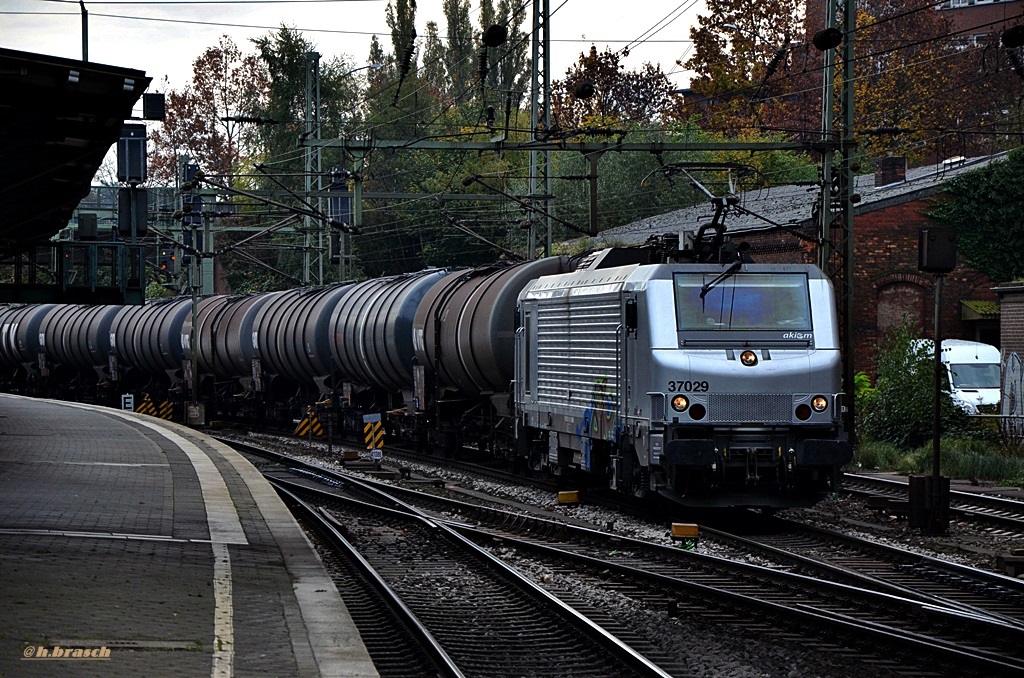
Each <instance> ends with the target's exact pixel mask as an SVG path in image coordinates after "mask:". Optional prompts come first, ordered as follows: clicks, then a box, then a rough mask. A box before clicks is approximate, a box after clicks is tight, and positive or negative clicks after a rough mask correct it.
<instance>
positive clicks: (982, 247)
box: [930, 149, 1024, 281]
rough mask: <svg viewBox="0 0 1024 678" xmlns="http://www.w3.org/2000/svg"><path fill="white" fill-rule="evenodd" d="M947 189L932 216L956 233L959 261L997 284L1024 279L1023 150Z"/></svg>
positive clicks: (966, 175)
mask: <svg viewBox="0 0 1024 678" xmlns="http://www.w3.org/2000/svg"><path fill="white" fill-rule="evenodd" d="M944 187H945V199H944V200H943V201H942V202H941V203H939V204H938V205H937V206H936V207H935V208H934V209H933V211H932V212H931V214H930V216H932V217H934V218H936V219H938V220H939V221H940V222H941V223H942V224H943V225H946V226H950V227H952V228H953V229H954V230H955V231H956V241H957V251H958V252H959V255H960V257H961V258H962V259H963V260H964V261H966V262H967V263H968V264H970V265H971V266H972V267H974V268H976V269H978V270H979V271H982V272H983V273H986V274H987V275H988V276H989V277H991V278H992V279H993V280H998V281H1010V280H1021V279H1024V259H1022V258H1021V257H1020V256H1019V253H1020V252H1022V251H1024V222H1022V221H1021V214H1024V149H1017V150H1015V151H1011V152H1010V154H1009V155H1008V156H1007V158H1006V160H1004V161H1001V162H994V163H992V164H990V165H988V166H987V167H983V168H982V169H978V170H974V171H972V172H965V173H963V174H961V175H960V176H958V177H956V178H954V179H951V180H950V181H947V182H946V183H945V185H944Z"/></svg>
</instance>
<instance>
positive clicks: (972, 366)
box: [920, 339, 1001, 414]
mask: <svg viewBox="0 0 1024 678" xmlns="http://www.w3.org/2000/svg"><path fill="white" fill-rule="evenodd" d="M920 343H921V345H922V346H923V347H924V348H925V349H926V350H927V351H928V354H929V355H931V354H932V351H933V349H932V346H934V344H933V343H932V341H931V340H930V339H922V340H920ZM939 359H940V360H941V361H942V366H943V367H944V368H945V369H946V377H947V379H948V380H949V381H948V384H947V385H948V386H949V390H950V394H949V395H950V398H952V399H953V402H955V403H956V404H957V405H959V406H960V407H962V408H963V409H964V411H965V412H967V413H968V414H978V408H979V407H983V406H985V405H991V406H993V407H998V406H999V389H1000V379H1001V375H1000V356H999V349H998V348H996V347H995V346H990V345H989V344H982V343H979V342H977V341H964V340H962V339H943V340H942V351H941V353H940V354H939Z"/></svg>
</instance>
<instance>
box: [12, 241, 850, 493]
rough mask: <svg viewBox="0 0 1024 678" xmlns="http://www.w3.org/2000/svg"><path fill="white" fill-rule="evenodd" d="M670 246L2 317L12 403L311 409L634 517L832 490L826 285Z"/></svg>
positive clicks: (844, 449) (817, 276) (783, 270)
mask: <svg viewBox="0 0 1024 678" xmlns="http://www.w3.org/2000/svg"><path fill="white" fill-rule="evenodd" d="M678 243H679V240H678V238H672V237H665V238H661V239H658V240H657V241H656V242H652V243H649V244H648V245H647V246H644V247H639V248H609V249H605V250H601V251H599V252H595V253H591V254H589V255H585V256H580V257H576V258H569V257H551V258H546V259H541V260H536V261H531V262H526V263H518V264H511V263H507V264H500V265H493V266H486V267H481V268H474V269H467V270H446V269H444V270H443V269H428V270H424V271H420V272H417V273H411V274H403V275H396V276H391V277H386V278H379V279H371V280H366V281H363V282H356V283H345V284H338V285H332V286H328V287H321V288H303V289H293V290H289V291H284V292H274V293H267V294H251V295H235V296H230V295H229V296H213V297H209V298H205V299H202V300H201V301H199V303H198V304H197V307H196V309H195V311H194V312H193V309H192V302H191V300H189V299H180V298H178V299H167V300H156V301H152V302H150V303H147V304H145V305H142V306H124V307H121V306H71V305H29V306H8V307H4V308H3V309H2V310H0V365H2V366H3V367H4V368H5V382H6V388H7V389H8V390H15V391H21V392H27V393H35V394H47V395H56V396H58V397H68V398H88V399H94V400H95V399H100V400H103V399H109V401H110V402H111V403H113V402H116V399H117V398H119V397H120V394H125V393H134V394H136V397H137V398H141V397H142V394H143V393H145V394H147V396H149V397H152V398H154V399H156V400H162V399H171V400H177V401H179V402H182V403H183V402H185V401H192V400H193V399H195V398H196V394H198V397H199V400H201V401H203V402H204V403H205V405H206V407H207V409H208V410H210V411H214V412H217V413H219V414H218V415H215V416H227V415H234V416H240V417H248V418H249V419H251V420H257V421H268V420H272V419H274V418H275V417H276V416H283V417H285V418H289V417H293V416H296V415H298V414H299V413H301V412H302V411H304V410H305V409H306V408H307V407H308V406H309V405H310V404H312V403H314V402H319V403H321V405H322V406H323V407H327V404H329V408H328V409H330V410H331V412H333V413H334V415H335V416H336V418H337V421H338V425H339V426H341V427H343V428H350V429H359V430H361V429H362V424H361V421H362V415H364V414H367V413H376V414H379V415H381V417H382V419H383V420H384V422H385V427H386V431H387V433H388V435H389V436H393V437H399V438H405V439H408V440H409V441H410V442H412V443H415V444H416V445H417V446H418V447H419V448H420V449H422V450H426V451H430V452H432V453H435V454H439V453H445V454H458V453H459V451H460V450H465V449H472V450H475V451H476V453H483V454H487V455H489V456H492V457H500V458H503V459H505V460H507V461H508V462H509V463H510V464H513V465H514V466H515V467H516V468H519V469H521V470H523V471H524V472H532V471H547V472H552V473H554V474H556V475H561V476H569V475H579V476H580V477H583V478H587V479H590V480H591V481H593V480H598V481H599V482H601V483H603V484H607V485H608V486H609V487H611V488H612V489H614V490H617V491H619V492H622V493H625V494H629V495H633V496H636V497H645V496H654V495H659V494H660V495H667V496H670V497H671V498H673V499H674V500H676V501H678V502H681V503H683V504H689V505H698V506H758V507H784V506H793V505H807V504H810V503H813V502H814V501H816V500H818V499H820V498H821V497H822V496H824V494H826V493H828V492H830V491H834V489H835V488H836V486H837V483H838V477H839V472H840V468H841V467H842V466H843V465H844V464H846V463H848V462H849V461H850V460H851V458H852V448H851V446H850V444H849V443H848V442H847V439H846V434H845V432H844V430H843V425H842V421H843V416H842V415H843V401H844V394H843V393H842V392H841V386H840V355H839V343H838V330H837V317H836V309H835V301H834V295H833V290H832V286H831V283H830V281H829V280H828V278H827V277H825V276H824V275H823V274H822V272H821V271H820V270H819V269H817V268H816V267H814V266H810V265H781V264H756V263H752V262H750V261H749V259H748V258H747V257H746V256H745V255H744V254H743V251H742V250H741V249H739V248H728V247H725V248H721V247H719V248H718V249H719V250H722V251H724V252H725V255H724V256H722V252H721V251H720V252H718V254H719V256H717V257H715V260H714V261H710V260H708V259H709V257H706V256H704V257H701V256H696V255H695V254H694V252H693V251H689V250H681V249H680V248H679V244H678ZM719 244H721V243H719ZM722 262H724V263H722ZM193 324H195V327H193ZM137 402H138V401H137Z"/></svg>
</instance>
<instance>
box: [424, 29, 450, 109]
mask: <svg viewBox="0 0 1024 678" xmlns="http://www.w3.org/2000/svg"><path fill="white" fill-rule="evenodd" d="M423 80H424V81H425V82H426V83H427V87H429V88H430V92H431V94H432V95H433V96H434V97H435V98H437V99H440V98H441V97H443V96H445V93H447V92H448V90H449V87H450V84H451V83H450V81H449V80H448V72H447V70H446V69H445V46H444V43H442V42H441V37H440V36H439V35H438V33H437V23H436V22H434V21H428V22H427V37H426V38H425V39H424V41H423Z"/></svg>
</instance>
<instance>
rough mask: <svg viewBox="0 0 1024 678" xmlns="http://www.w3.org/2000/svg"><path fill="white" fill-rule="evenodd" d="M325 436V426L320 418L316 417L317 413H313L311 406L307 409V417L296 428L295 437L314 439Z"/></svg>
mask: <svg viewBox="0 0 1024 678" xmlns="http://www.w3.org/2000/svg"><path fill="white" fill-rule="evenodd" d="M293 421H294V420H293ZM323 434H324V427H323V424H321V423H320V418H319V417H317V416H316V412H314V411H313V407H312V405H310V406H309V407H307V408H306V416H305V417H303V418H302V421H300V422H299V425H298V426H296V427H295V433H294V435H297V436H298V437H300V438H301V437H302V436H309V437H310V438H311V439H312V437H313V436H322V435H323Z"/></svg>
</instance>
